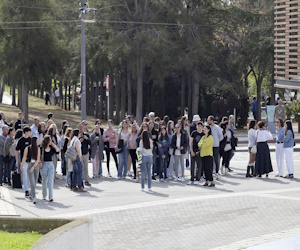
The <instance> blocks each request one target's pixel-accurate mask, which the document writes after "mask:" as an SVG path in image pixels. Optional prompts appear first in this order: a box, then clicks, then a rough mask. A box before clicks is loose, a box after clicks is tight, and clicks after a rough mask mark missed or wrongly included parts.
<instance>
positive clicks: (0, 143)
mask: <svg viewBox="0 0 300 250" xmlns="http://www.w3.org/2000/svg"><path fill="white" fill-rule="evenodd" d="M7 134H8V126H7V125H4V126H3V127H2V135H0V186H2V182H3V177H4V175H3V174H4V170H5V168H4V143H5V140H6V137H7Z"/></svg>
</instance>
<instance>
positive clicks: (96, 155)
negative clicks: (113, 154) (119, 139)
mask: <svg viewBox="0 0 300 250" xmlns="http://www.w3.org/2000/svg"><path fill="white" fill-rule="evenodd" d="M103 150H104V142H103V137H102V136H101V132H100V127H99V125H95V128H94V133H93V134H92V135H91V158H92V159H93V177H94V178H95V177H98V176H99V173H100V172H101V173H102V170H101V171H99V169H102V159H103ZM108 176H109V177H111V175H110V173H109V172H108Z"/></svg>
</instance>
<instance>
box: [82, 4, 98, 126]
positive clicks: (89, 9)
mask: <svg viewBox="0 0 300 250" xmlns="http://www.w3.org/2000/svg"><path fill="white" fill-rule="evenodd" d="M79 11H80V12H81V75H80V82H81V100H80V102H81V120H85V119H86V59H85V23H86V21H85V13H88V12H90V11H94V12H95V11H97V9H95V8H89V6H88V2H85V0H81V3H80V8H79Z"/></svg>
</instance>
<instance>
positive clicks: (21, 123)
mask: <svg viewBox="0 0 300 250" xmlns="http://www.w3.org/2000/svg"><path fill="white" fill-rule="evenodd" d="M18 117H19V118H18V119H17V121H16V123H15V130H18V129H23V126H24V125H25V124H27V123H26V121H25V120H24V118H23V112H21V111H20V112H19V113H18Z"/></svg>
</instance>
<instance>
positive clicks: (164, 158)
mask: <svg viewBox="0 0 300 250" xmlns="http://www.w3.org/2000/svg"><path fill="white" fill-rule="evenodd" d="M169 147H170V140H169V136H168V134H167V129H166V127H165V126H162V128H161V135H160V136H159V138H158V152H159V160H160V163H159V181H162V180H163V179H164V180H167V167H168V158H169Z"/></svg>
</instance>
